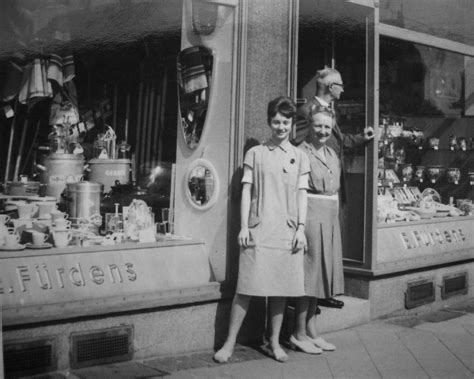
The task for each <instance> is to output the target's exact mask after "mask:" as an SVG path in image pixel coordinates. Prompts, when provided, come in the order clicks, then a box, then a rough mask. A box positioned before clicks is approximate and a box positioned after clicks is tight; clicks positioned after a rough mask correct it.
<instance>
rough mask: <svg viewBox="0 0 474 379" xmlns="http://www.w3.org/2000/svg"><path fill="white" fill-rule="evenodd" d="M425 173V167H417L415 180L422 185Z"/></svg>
mask: <svg viewBox="0 0 474 379" xmlns="http://www.w3.org/2000/svg"><path fill="white" fill-rule="evenodd" d="M424 173H425V166H416V170H415V179H416V180H418V181H419V182H420V183H423V176H424Z"/></svg>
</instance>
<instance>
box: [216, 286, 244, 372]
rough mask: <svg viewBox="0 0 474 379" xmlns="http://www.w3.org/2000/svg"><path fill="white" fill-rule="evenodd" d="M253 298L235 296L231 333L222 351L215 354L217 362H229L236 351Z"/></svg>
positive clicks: (231, 312) (230, 326)
mask: <svg viewBox="0 0 474 379" xmlns="http://www.w3.org/2000/svg"><path fill="white" fill-rule="evenodd" d="M250 298H251V296H247V295H240V294H238V293H237V294H235V296H234V300H233V301H232V308H231V311H230V321H229V332H228V334H227V339H226V341H225V342H224V345H223V346H222V347H221V348H220V350H219V351H218V352H217V353H216V354H214V359H215V360H216V361H217V362H221V363H223V362H227V360H228V359H229V358H230V356H231V355H232V353H233V351H234V346H235V342H236V340H237V334H238V333H239V330H240V327H241V326H242V323H243V321H244V318H245V316H246V315H247V311H248V309H249V303H250Z"/></svg>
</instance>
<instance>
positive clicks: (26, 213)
mask: <svg viewBox="0 0 474 379" xmlns="http://www.w3.org/2000/svg"><path fill="white" fill-rule="evenodd" d="M17 209H18V218H22V219H26V218H31V217H33V215H34V214H35V213H36V212H37V211H38V206H37V205H36V204H18V205H17Z"/></svg>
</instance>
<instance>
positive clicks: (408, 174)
mask: <svg viewBox="0 0 474 379" xmlns="http://www.w3.org/2000/svg"><path fill="white" fill-rule="evenodd" d="M412 179H413V166H412V165H411V163H405V164H404V165H402V181H404V182H409V181H411V180H412Z"/></svg>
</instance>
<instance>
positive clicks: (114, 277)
mask: <svg viewBox="0 0 474 379" xmlns="http://www.w3.org/2000/svg"><path fill="white" fill-rule="evenodd" d="M124 266H125V267H119V266H118V265H116V264H108V265H107V266H105V267H99V266H96V265H93V266H90V267H89V268H88V269H84V268H83V267H82V266H81V265H80V264H79V263H76V264H75V265H74V266H72V267H70V268H69V269H64V268H62V267H60V268H57V269H54V270H51V269H49V268H48V266H47V265H46V264H45V263H43V264H41V265H39V264H35V265H34V266H32V267H28V266H17V267H16V278H17V282H18V283H17V284H18V287H19V290H20V291H21V292H28V291H29V290H30V289H31V286H38V287H39V288H41V289H43V290H52V289H61V288H64V287H65V285H66V284H67V283H71V284H72V285H74V286H76V287H85V286H87V285H89V286H90V285H92V286H95V285H99V286H100V285H102V284H104V283H111V284H117V283H123V282H126V281H129V282H134V281H136V280H137V273H136V272H135V270H134V269H133V264H132V263H125V265H124ZM14 292H15V288H14V286H13V285H8V284H7V283H3V281H2V280H1V278H0V294H5V293H14Z"/></svg>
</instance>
